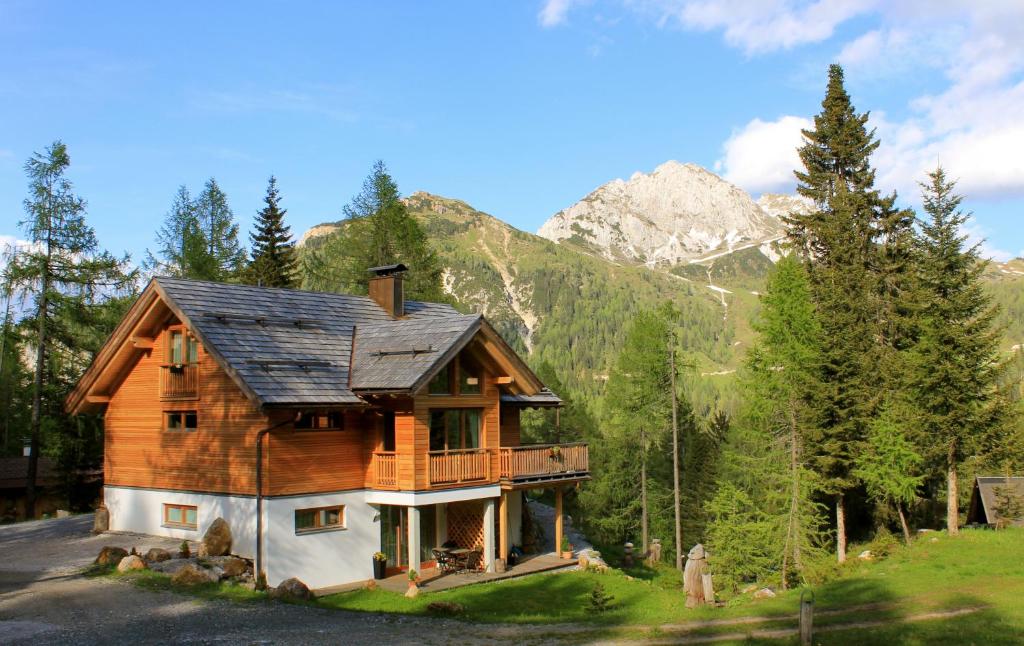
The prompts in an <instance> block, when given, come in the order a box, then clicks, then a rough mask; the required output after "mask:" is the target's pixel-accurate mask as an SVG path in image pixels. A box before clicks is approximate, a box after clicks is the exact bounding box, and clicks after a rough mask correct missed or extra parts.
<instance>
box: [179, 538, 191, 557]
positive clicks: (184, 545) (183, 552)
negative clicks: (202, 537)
mask: <svg viewBox="0 0 1024 646" xmlns="http://www.w3.org/2000/svg"><path fill="white" fill-rule="evenodd" d="M178 556H179V557H180V558H183V559H187V558H189V557H190V556H192V550H190V549H189V548H188V541H182V542H181V548H180V549H179V550H178Z"/></svg>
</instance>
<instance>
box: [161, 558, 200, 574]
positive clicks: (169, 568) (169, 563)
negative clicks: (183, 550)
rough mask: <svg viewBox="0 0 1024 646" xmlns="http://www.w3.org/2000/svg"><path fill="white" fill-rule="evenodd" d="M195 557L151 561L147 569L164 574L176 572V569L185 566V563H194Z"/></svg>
mask: <svg viewBox="0 0 1024 646" xmlns="http://www.w3.org/2000/svg"><path fill="white" fill-rule="evenodd" d="M195 564H196V561H195V559H191V558H189V559H168V560H166V561H153V562H151V563H150V564H149V569H150V570H153V571H154V572H163V573H164V574H177V572H178V570H180V569H181V568H183V567H185V566H186V565H195Z"/></svg>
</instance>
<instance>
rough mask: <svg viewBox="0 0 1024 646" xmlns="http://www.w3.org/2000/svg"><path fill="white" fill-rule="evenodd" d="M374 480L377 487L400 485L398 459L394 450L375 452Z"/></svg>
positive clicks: (391, 487)
mask: <svg viewBox="0 0 1024 646" xmlns="http://www.w3.org/2000/svg"><path fill="white" fill-rule="evenodd" d="M373 482H374V486H375V487H376V488H377V489H394V488H396V487H397V486H398V459H397V457H396V455H395V452H394V451H374V452H373Z"/></svg>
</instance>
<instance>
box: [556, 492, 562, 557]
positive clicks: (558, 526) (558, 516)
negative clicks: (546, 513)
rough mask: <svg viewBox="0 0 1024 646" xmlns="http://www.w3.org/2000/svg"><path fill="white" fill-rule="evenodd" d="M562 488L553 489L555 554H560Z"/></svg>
mask: <svg viewBox="0 0 1024 646" xmlns="http://www.w3.org/2000/svg"><path fill="white" fill-rule="evenodd" d="M562 529H563V528H562V488H561V487H555V553H556V554H559V555H561V553H562Z"/></svg>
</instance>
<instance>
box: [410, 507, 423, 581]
mask: <svg viewBox="0 0 1024 646" xmlns="http://www.w3.org/2000/svg"><path fill="white" fill-rule="evenodd" d="M408 509H409V520H408V523H406V524H407V525H408V530H409V532H408V540H407V541H406V543H408V544H409V569H410V570H416V573H417V574H420V575H422V574H423V573H422V572H420V510H419V508H418V507H409V508H408Z"/></svg>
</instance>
